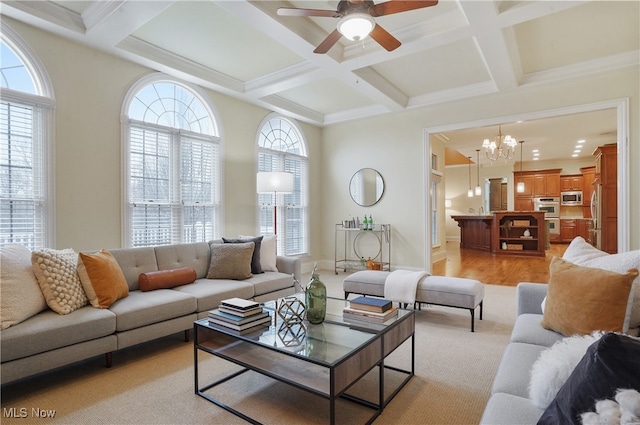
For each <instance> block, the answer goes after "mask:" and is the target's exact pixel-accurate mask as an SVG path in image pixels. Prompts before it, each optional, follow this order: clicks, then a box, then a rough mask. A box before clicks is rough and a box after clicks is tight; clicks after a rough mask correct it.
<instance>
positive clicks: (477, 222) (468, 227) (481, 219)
mask: <svg viewBox="0 0 640 425" xmlns="http://www.w3.org/2000/svg"><path fill="white" fill-rule="evenodd" d="M451 218H452V219H454V220H455V221H457V222H458V227H460V248H461V249H479V250H481V251H491V227H492V224H493V215H452V216H451Z"/></svg>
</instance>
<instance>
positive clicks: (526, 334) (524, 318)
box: [510, 314, 564, 347]
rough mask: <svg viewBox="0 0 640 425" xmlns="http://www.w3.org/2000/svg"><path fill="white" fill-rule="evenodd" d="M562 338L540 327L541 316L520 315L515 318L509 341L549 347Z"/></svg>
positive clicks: (562, 336)
mask: <svg viewBox="0 0 640 425" xmlns="http://www.w3.org/2000/svg"><path fill="white" fill-rule="evenodd" d="M562 338H564V335H562V334H560V333H558V332H555V331H551V330H549V329H545V328H543V327H542V314H521V315H519V316H518V317H516V321H515V323H514V325H513V330H512V331H511V339H510V341H511V342H524V343H525V344H535V345H541V346H543V347H551V346H552V345H553V344H554V343H556V342H557V341H560V340H561V339H562Z"/></svg>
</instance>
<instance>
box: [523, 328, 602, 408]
mask: <svg viewBox="0 0 640 425" xmlns="http://www.w3.org/2000/svg"><path fill="white" fill-rule="evenodd" d="M602 334H603V333H602V332H600V331H596V332H593V333H592V334H591V335H574V336H572V337H569V338H564V339H562V340H560V341H558V342H556V343H555V344H553V345H552V346H551V347H549V348H547V349H546V350H544V351H543V352H542V353H540V357H538V360H536V362H535V363H534V364H533V367H532V368H531V383H530V385H529V398H531V402H532V403H533V404H534V405H535V406H537V407H539V408H541V409H546V408H547V407H548V406H549V404H551V402H552V401H553V399H554V398H555V396H556V394H557V393H558V390H559V389H560V387H562V385H564V383H565V382H566V381H567V378H569V375H571V372H573V369H574V368H575V367H576V365H577V364H578V363H579V362H580V359H582V356H584V353H586V352H587V348H589V346H590V345H591V344H593V343H594V342H595V341H597V340H598V339H600V337H601V336H602Z"/></svg>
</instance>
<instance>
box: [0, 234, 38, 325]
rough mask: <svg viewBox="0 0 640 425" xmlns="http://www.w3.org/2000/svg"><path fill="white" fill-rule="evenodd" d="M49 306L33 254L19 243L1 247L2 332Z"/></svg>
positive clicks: (0, 301) (0, 293) (0, 299)
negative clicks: (33, 262) (42, 289)
mask: <svg viewBox="0 0 640 425" xmlns="http://www.w3.org/2000/svg"><path fill="white" fill-rule="evenodd" d="M46 308H47V303H46V301H45V299H44V296H43V295H42V291H41V290H40V285H38V280H37V279H36V275H35V274H34V273H33V266H32V265H31V251H29V248H27V247H26V246H23V245H19V244H10V245H7V246H4V247H2V248H0V324H1V325H0V329H6V328H8V327H9V326H12V325H15V324H18V323H20V322H22V321H24V320H26V319H28V318H29V317H31V316H34V315H36V314H38V313H39V312H41V311H42V310H45V309H46Z"/></svg>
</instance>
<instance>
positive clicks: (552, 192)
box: [533, 170, 560, 198]
mask: <svg viewBox="0 0 640 425" xmlns="http://www.w3.org/2000/svg"><path fill="white" fill-rule="evenodd" d="M546 171H551V173H546V172H545V173H540V172H539V173H538V174H536V175H534V178H533V197H534V198H540V197H559V196H560V170H546Z"/></svg>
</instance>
